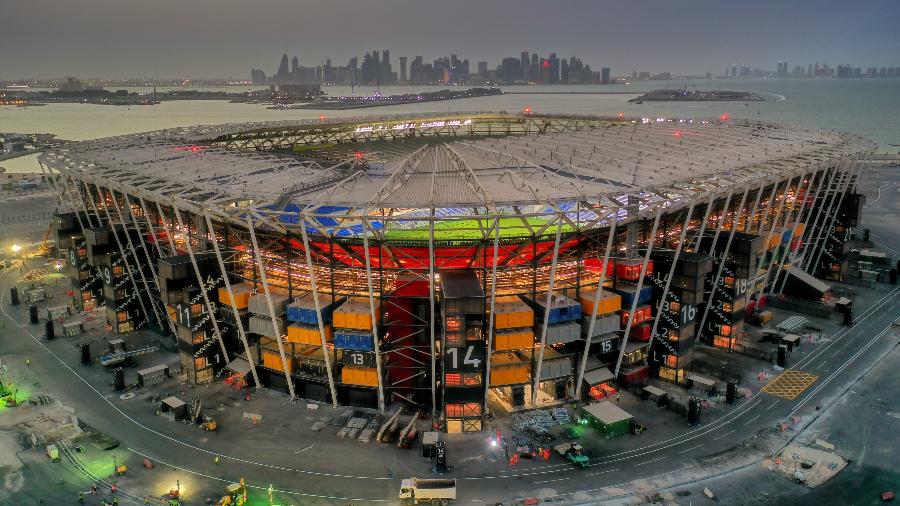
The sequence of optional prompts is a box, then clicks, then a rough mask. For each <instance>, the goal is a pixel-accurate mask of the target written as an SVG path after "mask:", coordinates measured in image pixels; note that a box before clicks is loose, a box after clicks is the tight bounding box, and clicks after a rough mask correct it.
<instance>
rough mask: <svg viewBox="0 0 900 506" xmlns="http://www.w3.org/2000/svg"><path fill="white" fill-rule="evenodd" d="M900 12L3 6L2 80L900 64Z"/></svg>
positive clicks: (277, 3)
mask: <svg viewBox="0 0 900 506" xmlns="http://www.w3.org/2000/svg"><path fill="white" fill-rule="evenodd" d="M898 27H900V1H898V0H858V1H846V0H818V1H805V0H803V1H799V0H798V1H792V0H754V1H746V0H744V1H738V0H681V1H671V0H669V1H663V0H619V1H615V2H613V1H604V0H585V1H581V0H577V1H576V0H572V1H565V0H503V1H500V0H452V1H451V0H443V1H437V0H435V1H429V0H380V1H375V0H354V1H349V0H252V1H250V0H0V79H2V78H7V79H9V78H17V77H59V76H65V75H75V76H81V77H109V78H113V77H120V78H121V77H140V76H143V75H147V76H153V75H154V73H155V72H156V70H154V69H158V72H159V75H160V77H197V78H200V77H234V78H247V77H248V76H249V71H250V70H249V69H250V67H251V66H253V67H258V68H262V69H263V70H265V71H266V72H267V73H272V72H274V70H275V69H276V67H277V65H278V60H279V58H280V56H281V54H282V53H284V52H287V53H288V54H290V55H295V54H297V55H300V62H301V65H306V66H309V65H313V64H317V63H320V62H321V61H322V60H323V59H324V58H326V57H330V58H332V63H333V64H336V65H337V64H341V65H344V64H346V61H347V59H348V58H349V57H351V56H354V55H360V54H362V53H363V52H364V51H368V50H372V49H382V48H386V49H390V50H391V57H392V63H393V65H394V66H395V69H396V68H397V67H398V62H397V57H398V56H410V57H412V56H415V55H422V56H424V57H425V59H426V61H430V60H431V59H433V58H434V57H436V56H441V55H447V54H450V53H456V54H458V55H459V56H460V58H468V59H469V60H470V62H471V65H472V70H473V71H474V70H475V68H476V63H475V62H477V61H478V60H487V61H488V62H489V63H490V65H491V66H492V67H493V66H495V65H496V64H498V63H499V60H500V58H502V57H503V56H507V55H518V54H519V52H520V51H525V50H528V51H531V52H539V53H541V54H542V55H546V54H548V53H550V52H556V53H557V54H558V55H559V56H560V57H568V56H571V55H576V56H579V57H581V58H582V60H583V61H584V62H585V63H587V64H589V65H591V66H592V67H594V68H595V69H597V68H599V67H600V66H610V67H612V70H613V74H614V75H621V74H625V73H630V72H631V71H632V70H648V71H651V72H660V71H667V70H668V71H672V72H692V73H705V72H713V73H714V74H720V73H722V72H724V69H725V67H726V66H727V65H729V64H731V63H737V64H741V63H746V64H748V65H751V66H760V67H764V68H772V69H774V67H775V62H776V61H777V60H779V59H787V61H788V62H789V65H790V67H791V68H793V66H794V65H795V64H798V63H799V64H802V65H804V66H805V65H806V64H807V63H811V62H815V61H825V62H828V63H829V64H830V65H832V66H835V65H837V64H838V63H844V62H848V63H852V64H854V65H858V66H861V67H866V66H875V65H878V66H881V65H900V28H898Z"/></svg>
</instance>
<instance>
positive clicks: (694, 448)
mask: <svg viewBox="0 0 900 506" xmlns="http://www.w3.org/2000/svg"><path fill="white" fill-rule="evenodd" d="M701 446H703V443H700V444H698V445H697V446H692V447H690V448H688V449H686V450H681V451H680V452H678V453H687V452H689V451H691V450H696V449H697V448H700V447H701Z"/></svg>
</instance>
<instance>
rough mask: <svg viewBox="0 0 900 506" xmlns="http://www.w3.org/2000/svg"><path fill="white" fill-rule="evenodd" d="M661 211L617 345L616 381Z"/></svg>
mask: <svg viewBox="0 0 900 506" xmlns="http://www.w3.org/2000/svg"><path fill="white" fill-rule="evenodd" d="M662 210H663V208H662V206H660V207H659V209H657V210H656V217H654V218H653V227H651V229H650V236H649V237H648V238H647V251H646V252H645V253H644V261H643V263H642V264H641V272H640V275H639V276H638V283H637V290H635V292H634V300H632V301H631V309H630V310H629V311H628V321H627V322H626V323H625V330H624V331H623V333H622V343H621V344H620V345H619V358H618V359H616V370H615V371H614V372H613V378H616V381H618V378H619V370H621V368H622V359H624V358H625V346H627V345H628V334H629V333H630V332H631V324H632V323H634V312H635V310H637V305H638V299H640V293H641V288H643V287H644V277H645V276H646V275H647V263H648V262H649V261H650V253H651V252H652V251H653V243H654V242H656V230H657V229H658V228H659V217H660V216H662Z"/></svg>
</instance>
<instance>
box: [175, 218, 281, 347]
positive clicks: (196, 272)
mask: <svg viewBox="0 0 900 506" xmlns="http://www.w3.org/2000/svg"><path fill="white" fill-rule="evenodd" d="M172 213H173V214H174V215H175V219H176V220H178V226H179V227H181V230H182V231H183V234H184V246H185V247H186V248H187V252H188V256H189V257H190V259H191V266H192V267H193V268H194V275H195V276H197V286H198V287H199V288H200V296H201V297H203V304H204V305H205V306H206V314H207V316H209V320H210V322H212V327H213V332H215V338H216V340H217V341H218V342H219V348H220V349H221V350H222V359H223V360H224V361H225V363H226V364H227V363H228V351H227V350H226V349H225V341H224V340H223V339H222V332H221V331H219V322H218V320H216V313H215V311H213V306H212V302H210V300H209V294H208V293H206V291H207V290H208V287H207V286H206V282H205V281H204V280H203V274H202V273H201V272H200V266H199V265H197V256H196V255H195V254H194V247H193V246H191V231H190V230H189V229H188V228H187V227H185V226H184V222H183V221H182V220H181V213H180V212H179V211H178V207H177V206H176V205H175V202H172ZM223 276H224V274H223ZM276 328H277V327H276Z"/></svg>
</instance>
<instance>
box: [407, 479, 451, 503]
mask: <svg viewBox="0 0 900 506" xmlns="http://www.w3.org/2000/svg"><path fill="white" fill-rule="evenodd" d="M455 499H456V479H455V478H450V479H430V480H420V479H418V478H407V479H405V480H403V481H402V482H400V502H401V504H423V503H431V504H433V505H435V506H438V505H440V506H446V505H447V504H450V501H453V500H455Z"/></svg>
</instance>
